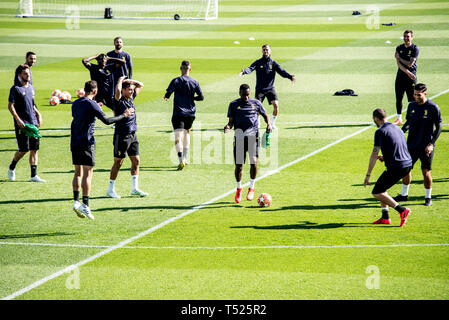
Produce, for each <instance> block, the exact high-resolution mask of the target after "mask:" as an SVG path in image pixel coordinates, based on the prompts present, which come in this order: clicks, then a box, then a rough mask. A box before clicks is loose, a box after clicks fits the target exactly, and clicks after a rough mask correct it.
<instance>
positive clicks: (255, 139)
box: [234, 133, 259, 164]
mask: <svg viewBox="0 0 449 320" xmlns="http://www.w3.org/2000/svg"><path fill="white" fill-rule="evenodd" d="M246 153H248V157H249V161H250V163H251V164H255V162H256V161H257V159H258V158H259V133H257V135H254V136H243V135H241V136H238V137H236V136H234V163H235V164H244V163H245V162H246Z"/></svg>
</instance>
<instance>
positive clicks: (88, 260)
mask: <svg viewBox="0 0 449 320" xmlns="http://www.w3.org/2000/svg"><path fill="white" fill-rule="evenodd" d="M446 92H449V89H447V90H445V91H442V92H440V93H438V94H437V95H435V96H433V97H430V98H429V99H433V98H435V97H438V96H440V95H442V94H444V93H446ZM392 117H394V115H393V116H390V117H388V119H390V118H392ZM373 126H374V124H371V125H369V126H368V127H366V128H363V129H361V130H358V131H356V132H354V133H352V134H350V135H347V136H346V137H343V138H341V139H339V140H337V141H335V142H332V143H330V144H328V145H326V146H324V147H322V148H319V149H317V150H315V151H313V152H311V153H309V154H307V155H305V156H302V157H300V158H298V159H296V160H293V161H291V162H289V163H287V164H284V165H283V166H281V167H279V168H278V169H276V170H272V171H269V172H267V173H265V174H264V175H262V176H261V177H259V178H258V179H257V180H261V179H264V178H266V177H269V176H271V175H273V174H275V173H278V172H280V171H281V170H283V169H285V168H288V167H290V166H292V165H294V164H295V163H298V162H300V161H302V160H305V159H307V158H309V157H311V156H313V155H315V154H317V153H319V152H321V151H324V150H326V149H329V148H330V147H333V146H334V145H336V144H338V143H340V142H343V141H345V140H347V139H349V138H352V137H354V136H356V135H358V134H360V133H362V132H364V131H366V130H368V129H370V128H372V127H373ZM247 185H249V182H247V183H245V184H244V185H243V187H245V186H247ZM234 191H235V190H234V189H231V190H229V191H227V192H225V193H223V194H221V195H219V196H217V197H215V198H213V199H211V200H209V201H206V202H204V203H202V204H200V205H198V206H196V207H193V208H192V209H190V210H187V211H185V212H183V213H181V214H179V215H177V216H175V217H172V218H170V219H168V220H165V221H164V222H162V223H159V224H158V225H156V226H154V227H151V228H149V229H147V230H145V231H143V232H141V233H139V234H137V235H135V236H134V237H131V238H128V239H126V240H124V241H121V242H119V243H118V244H116V245H114V246H111V247H108V248H107V249H105V250H103V251H101V252H99V253H97V254H95V255H93V256H91V257H89V258H87V259H84V260H81V261H80V262H78V263H75V264H72V265H70V266H68V267H66V268H64V269H61V270H59V271H57V272H55V273H53V274H51V275H49V276H47V277H44V278H42V279H40V280H38V281H36V282H34V283H32V284H30V285H29V286H26V287H25V288H23V289H20V290H19V291H16V292H14V293H12V294H10V295H9V296H6V297H4V298H2V299H1V300H12V299H14V298H17V297H18V296H20V295H22V294H24V293H26V292H28V291H30V290H32V289H34V288H36V287H39V286H40V285H42V284H44V283H46V282H48V281H50V280H52V279H54V278H57V277H59V276H60V275H63V274H64V273H67V272H70V271H72V270H74V269H76V268H78V267H81V266H83V265H85V264H87V263H89V262H91V261H94V260H96V259H98V258H100V257H102V256H104V255H105V254H108V253H109V252H112V251H114V250H116V249H119V248H123V247H125V246H126V245H127V244H129V243H131V242H133V241H136V240H138V239H140V238H142V237H144V236H146V235H148V234H150V233H152V232H154V231H156V230H158V229H160V228H162V227H164V226H166V225H167V224H170V223H172V222H174V221H176V220H179V219H181V218H183V217H185V216H187V215H189V214H191V213H193V212H195V211H198V210H199V209H201V208H204V207H205V206H207V205H209V204H211V203H214V202H215V201H218V200H220V199H222V198H225V197H227V196H228V195H230V194H232V193H234Z"/></svg>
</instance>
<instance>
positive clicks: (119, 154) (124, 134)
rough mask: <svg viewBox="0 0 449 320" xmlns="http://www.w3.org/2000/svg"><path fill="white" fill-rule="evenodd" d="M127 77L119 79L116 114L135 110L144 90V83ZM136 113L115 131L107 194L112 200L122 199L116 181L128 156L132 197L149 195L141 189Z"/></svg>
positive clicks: (124, 120) (120, 123)
mask: <svg viewBox="0 0 449 320" xmlns="http://www.w3.org/2000/svg"><path fill="white" fill-rule="evenodd" d="M125 78H126V76H122V77H120V78H119V80H118V83H117V87H116V88H115V97H114V112H115V114H116V115H117V114H120V113H122V112H125V111H126V110H129V109H131V110H135V108H136V107H135V105H134V99H135V98H136V96H137V95H138V94H139V93H140V91H141V90H142V89H143V83H142V82H140V81H137V80H130V79H127V80H125ZM136 131H137V121H136V113H134V114H133V115H132V116H130V117H128V118H126V119H122V120H120V121H118V122H117V123H116V124H115V130H114V139H113V144H114V164H113V165H112V168H111V172H110V175H109V188H108V191H107V192H106V194H107V195H108V196H109V197H111V198H120V196H119V195H118V194H117V193H116V192H115V180H116V179H117V175H118V173H119V170H120V168H121V166H122V164H123V161H124V160H125V158H126V154H128V156H129V159H130V160H131V195H132V196H133V195H136V196H140V197H145V196H147V195H148V194H147V193H146V192H143V191H141V190H140V189H139V186H138V180H139V167H140V155H139V140H138V139H137V134H136Z"/></svg>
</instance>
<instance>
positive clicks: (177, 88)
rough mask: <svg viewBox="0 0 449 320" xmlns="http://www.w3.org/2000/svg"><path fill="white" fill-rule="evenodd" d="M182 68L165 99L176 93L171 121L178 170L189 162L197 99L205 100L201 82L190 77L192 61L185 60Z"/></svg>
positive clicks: (170, 85)
mask: <svg viewBox="0 0 449 320" xmlns="http://www.w3.org/2000/svg"><path fill="white" fill-rule="evenodd" d="M180 69H181V76H179V77H177V78H175V79H173V80H172V81H171V82H170V84H169V86H168V88H167V92H166V93H165V96H164V100H165V101H167V100H168V99H170V96H171V95H172V93H175V98H174V100H173V115H172V119H171V122H172V125H173V130H174V131H175V148H176V152H177V153H178V160H179V165H178V170H182V169H183V168H184V167H185V166H186V165H187V164H188V162H187V157H188V153H189V147H190V129H191V128H192V124H193V121H194V120H195V113H196V106H195V101H202V100H204V96H203V92H202V91H201V87H200V84H199V82H198V81H196V80H195V79H193V78H192V77H190V71H191V70H192V68H191V64H190V61H188V60H184V61H183V62H182V63H181V67H180Z"/></svg>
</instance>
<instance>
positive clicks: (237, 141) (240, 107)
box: [224, 84, 271, 203]
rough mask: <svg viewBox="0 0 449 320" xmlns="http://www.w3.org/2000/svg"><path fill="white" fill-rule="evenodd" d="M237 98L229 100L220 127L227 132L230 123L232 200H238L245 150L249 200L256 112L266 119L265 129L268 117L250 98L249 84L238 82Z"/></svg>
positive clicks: (256, 144)
mask: <svg viewBox="0 0 449 320" xmlns="http://www.w3.org/2000/svg"><path fill="white" fill-rule="evenodd" d="M239 94H240V98H239V99H236V100H234V101H232V102H231V103H230V104H229V108H228V118H229V121H228V123H227V124H226V126H225V127H224V132H225V133H227V132H228V131H229V130H231V128H232V127H234V163H235V171H234V175H235V180H236V182H237V190H236V193H235V202H236V203H240V201H241V200H242V171H243V164H244V163H245V160H246V153H248V158H249V161H250V165H251V169H250V180H249V189H248V194H247V195H246V200H249V201H251V200H253V198H254V185H255V182H256V176H257V161H258V158H259V115H262V117H263V118H264V120H265V122H266V123H267V132H271V124H270V119H269V117H268V115H267V112H266V110H265V108H264V107H263V105H262V102H260V101H259V100H257V99H252V98H250V88H249V85H247V84H242V85H241V86H240V89H239Z"/></svg>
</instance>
